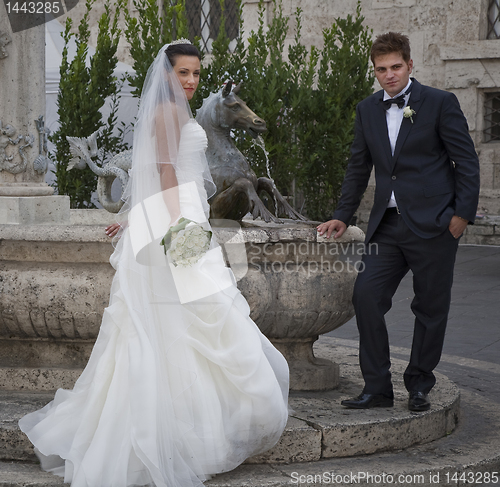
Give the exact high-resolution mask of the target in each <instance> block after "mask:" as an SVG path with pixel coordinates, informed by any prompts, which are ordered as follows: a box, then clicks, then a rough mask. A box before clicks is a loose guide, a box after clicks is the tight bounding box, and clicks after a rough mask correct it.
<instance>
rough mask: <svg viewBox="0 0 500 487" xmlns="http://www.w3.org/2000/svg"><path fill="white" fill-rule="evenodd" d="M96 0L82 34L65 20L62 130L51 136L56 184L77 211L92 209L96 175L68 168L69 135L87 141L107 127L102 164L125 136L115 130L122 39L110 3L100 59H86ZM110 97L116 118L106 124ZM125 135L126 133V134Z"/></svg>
mask: <svg viewBox="0 0 500 487" xmlns="http://www.w3.org/2000/svg"><path fill="white" fill-rule="evenodd" d="M94 2H95V0H87V3H86V12H85V15H84V17H83V19H82V21H81V22H80V25H79V26H78V34H76V35H75V34H72V33H71V32H70V31H71V27H72V21H71V19H70V18H68V19H67V20H66V27H65V31H64V34H63V37H64V41H65V46H64V49H63V53H62V63H61V68H60V74H61V79H60V82H59V94H58V96H57V105H58V115H59V123H60V126H59V129H58V130H57V131H56V132H54V134H52V136H51V141H52V142H53V143H54V144H55V146H56V150H55V167H56V169H55V171H54V172H55V176H56V181H55V183H54V186H55V188H56V190H57V193H58V194H66V195H69V196H70V201H71V207H72V208H92V207H93V206H94V205H93V203H91V195H92V192H93V191H95V188H96V184H97V176H96V175H95V174H94V173H93V172H92V171H91V170H90V168H88V167H85V169H83V170H76V169H73V170H71V171H68V170H67V166H68V163H69V161H70V159H71V153H70V150H69V144H68V141H67V140H66V136H68V135H69V136H73V137H88V136H89V135H91V134H92V133H93V132H95V131H96V130H99V129H101V128H104V130H103V131H102V132H101V133H100V135H99V137H98V145H99V147H101V148H103V150H102V151H101V155H100V158H99V160H98V161H96V162H98V163H101V164H102V162H103V160H104V158H105V157H107V156H108V155H109V153H110V152H116V151H117V150H123V149H124V148H125V146H124V144H123V142H122V140H123V138H122V137H120V136H116V135H113V131H114V128H115V126H116V109H117V100H116V97H117V93H118V80H116V78H115V77H114V76H113V71H114V69H115V68H116V64H117V62H118V59H117V58H116V50H117V46H118V40H119V36H120V30H119V29H118V27H117V20H118V16H119V13H120V8H119V7H118V8H117V12H116V13H115V15H114V18H113V19H112V15H111V12H110V4H109V2H106V3H105V4H104V8H105V11H104V13H103V14H102V16H101V18H100V19H99V30H98V38H97V48H96V52H95V55H94V56H92V58H91V60H90V66H89V67H87V66H86V64H85V60H86V58H87V53H88V40H89V36H90V30H89V25H88V17H89V13H90V11H91V9H92V5H93V4H94ZM73 36H74V37H75V40H76V48H77V49H76V55H75V57H74V59H73V60H72V61H71V62H69V61H68V44H69V42H70V40H71V38H72V37H73ZM108 96H111V97H113V99H114V103H113V107H112V110H111V114H110V115H109V117H108V119H107V120H106V121H103V120H102V115H101V113H100V112H99V109H100V108H101V107H102V106H103V105H104V102H105V99H106V98H107V97H108ZM121 134H122V135H123V129H122V130H121Z"/></svg>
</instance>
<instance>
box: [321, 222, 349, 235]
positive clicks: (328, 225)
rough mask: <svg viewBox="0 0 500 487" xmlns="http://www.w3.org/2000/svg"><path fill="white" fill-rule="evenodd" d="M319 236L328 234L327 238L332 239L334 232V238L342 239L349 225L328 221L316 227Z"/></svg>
mask: <svg viewBox="0 0 500 487" xmlns="http://www.w3.org/2000/svg"><path fill="white" fill-rule="evenodd" d="M316 229H317V230H318V233H319V235H323V234H324V233H326V238H330V236H331V235H332V233H333V232H335V235H334V238H339V237H341V236H342V235H343V234H344V232H345V231H346V229H347V225H346V224H345V223H344V222H342V221H340V220H328V221H327V222H325V223H321V224H320V225H318V226H317V227H316Z"/></svg>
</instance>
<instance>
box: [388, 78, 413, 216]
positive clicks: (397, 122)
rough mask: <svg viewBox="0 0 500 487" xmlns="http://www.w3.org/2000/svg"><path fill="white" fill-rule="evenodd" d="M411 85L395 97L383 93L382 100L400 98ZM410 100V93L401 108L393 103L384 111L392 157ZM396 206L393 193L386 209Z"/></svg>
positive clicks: (409, 82)
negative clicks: (405, 109)
mask: <svg viewBox="0 0 500 487" xmlns="http://www.w3.org/2000/svg"><path fill="white" fill-rule="evenodd" d="M410 85H411V80H410V81H408V84H407V85H406V87H405V88H404V89H403V90H401V91H400V92H399V93H398V94H397V95H396V96H394V97H391V96H389V95H388V94H387V92H386V91H384V100H389V99H390V98H397V97H398V96H401V95H402V94H403V93H404V92H405V91H406V90H407V89H408V88H409V87H410ZM409 98H410V93H408V94H407V95H406V96H405V104H404V106H403V108H398V106H397V105H396V104H395V103H394V104H393V105H391V108H389V109H388V110H387V111H386V115H385V116H386V119H387V130H388V132H389V141H390V143H391V152H392V155H394V151H395V149H396V141H397V140H398V135H399V129H400V128H401V122H402V121H403V110H404V107H405V106H406V105H407V104H408V100H409ZM397 206H398V204H397V203H396V197H395V196H394V191H393V192H392V194H391V199H390V200H389V203H388V205H387V208H395V207H397Z"/></svg>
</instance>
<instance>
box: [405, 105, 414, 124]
mask: <svg viewBox="0 0 500 487" xmlns="http://www.w3.org/2000/svg"><path fill="white" fill-rule="evenodd" d="M416 114H417V112H416V111H415V110H412V109H411V108H410V106H409V105H408V106H406V107H404V109H403V117H405V118H409V119H410V120H411V123H413V115H416Z"/></svg>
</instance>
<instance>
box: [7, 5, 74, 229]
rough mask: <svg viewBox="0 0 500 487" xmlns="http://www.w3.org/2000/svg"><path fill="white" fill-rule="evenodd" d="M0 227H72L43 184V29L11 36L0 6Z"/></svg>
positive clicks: (61, 202)
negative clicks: (39, 225) (56, 224)
mask: <svg viewBox="0 0 500 487" xmlns="http://www.w3.org/2000/svg"><path fill="white" fill-rule="evenodd" d="M0 86H1V89H0V224H40V223H41V224H50V223H56V222H57V223H68V222H69V198H68V197H67V196H54V195H53V193H54V190H53V188H51V187H50V186H49V185H47V183H45V173H46V172H47V165H48V164H47V163H48V160H47V158H46V156H47V153H46V144H45V136H46V135H45V129H44V127H43V118H44V117H45V26H44V25H43V24H42V25H38V26H35V27H31V28H28V29H25V30H21V31H19V32H13V31H12V28H11V25H10V22H9V18H8V15H7V11H6V6H5V3H4V2H0Z"/></svg>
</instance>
